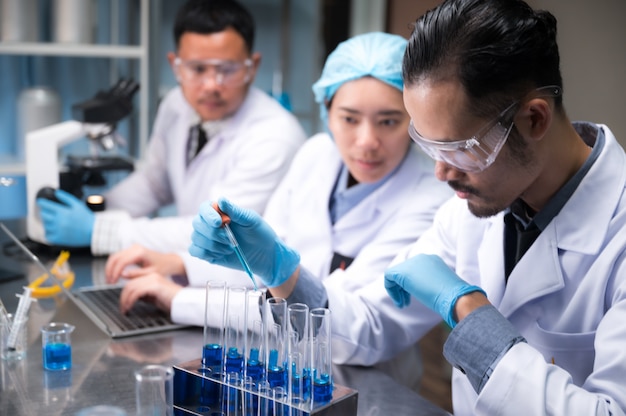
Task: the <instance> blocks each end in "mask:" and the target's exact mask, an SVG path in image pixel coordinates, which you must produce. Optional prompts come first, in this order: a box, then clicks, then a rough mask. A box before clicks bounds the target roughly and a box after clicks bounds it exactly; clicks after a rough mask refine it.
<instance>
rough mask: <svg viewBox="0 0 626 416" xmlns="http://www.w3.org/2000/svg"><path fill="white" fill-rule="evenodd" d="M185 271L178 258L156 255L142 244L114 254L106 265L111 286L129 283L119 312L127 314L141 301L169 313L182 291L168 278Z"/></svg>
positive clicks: (169, 255) (121, 298)
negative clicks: (173, 301)
mask: <svg viewBox="0 0 626 416" xmlns="http://www.w3.org/2000/svg"><path fill="white" fill-rule="evenodd" d="M133 266H135V267H133ZM184 272H185V269H184V265H183V263H182V260H181V258H180V257H179V256H178V255H176V254H164V253H159V252H155V251H152V250H148V249H146V248H144V247H142V246H139V245H134V246H132V247H130V248H128V249H126V250H122V251H120V252H118V253H115V254H113V255H111V256H110V257H109V259H108V260H107V263H106V266H105V275H106V280H107V282H108V283H117V282H118V281H119V280H120V279H125V280H126V283H125V285H124V288H123V289H122V293H121V295H120V310H121V311H122V312H123V313H126V312H128V311H129V310H130V309H131V308H132V307H133V305H134V304H135V303H136V302H137V301H138V300H139V299H142V300H145V301H148V302H150V303H153V304H154V305H155V306H157V307H158V308H159V309H161V310H164V311H166V312H168V313H169V312H170V309H171V305H172V300H173V299H174V296H176V294H177V293H178V291H180V290H181V289H182V286H181V285H179V284H177V283H175V282H174V281H172V280H171V279H170V277H169V276H172V275H182V274H184Z"/></svg>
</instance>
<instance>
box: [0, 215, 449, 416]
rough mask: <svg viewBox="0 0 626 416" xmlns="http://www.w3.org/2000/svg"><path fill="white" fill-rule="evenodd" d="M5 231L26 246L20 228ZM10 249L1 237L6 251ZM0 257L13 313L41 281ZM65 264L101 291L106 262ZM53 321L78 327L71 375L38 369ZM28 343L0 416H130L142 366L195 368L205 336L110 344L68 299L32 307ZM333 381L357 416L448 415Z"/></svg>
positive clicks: (77, 258)
mask: <svg viewBox="0 0 626 416" xmlns="http://www.w3.org/2000/svg"><path fill="white" fill-rule="evenodd" d="M4 223H5V224H6V225H7V226H9V228H10V229H12V231H13V232H14V233H15V234H16V235H17V236H18V237H20V238H24V236H25V227H24V224H23V221H21V220H17V221H16V220H12V221H8V222H7V221H5V222H4ZM8 241H10V240H9V238H8V237H7V236H6V235H4V233H2V235H0V245H1V246H2V248H3V249H4V248H5V247H4V246H5V243H7V242H8ZM5 251H6V250H2V252H0V268H3V269H8V270H10V271H16V272H18V273H20V274H22V276H23V277H21V278H15V279H9V280H3V281H0V298H1V299H2V301H3V302H4V304H5V306H6V307H7V309H8V310H9V312H12V311H14V310H15V308H16V306H17V301H18V299H17V297H15V296H14V294H16V293H22V291H23V289H22V287H23V286H25V285H26V284H27V283H28V282H29V281H32V280H34V279H35V278H36V277H37V276H38V275H40V274H41V273H40V272H39V269H38V268H37V267H36V266H35V265H34V264H31V263H32V262H31V261H30V260H29V259H26V258H21V259H19V258H14V257H12V256H7V253H6V252H5ZM42 260H48V259H43V258H42ZM69 261H70V264H71V266H72V269H73V271H74V273H75V275H76V280H75V284H74V287H78V286H89V285H93V284H102V283H103V270H104V264H105V262H106V259H105V258H94V257H91V256H89V255H87V254H85V253H79V254H75V253H72V255H71V257H70V260H69ZM51 321H62V322H68V323H71V324H72V325H75V326H76V329H75V331H74V332H73V334H72V368H71V370H68V371H45V370H44V369H43V366H42V352H41V351H42V347H41V335H40V328H41V327H42V326H43V325H44V324H46V323H48V322H51ZM27 336H28V350H27V353H26V357H25V359H23V360H20V361H3V360H0V366H1V369H0V370H1V371H0V415H15V416H20V415H29V416H30V415H68V416H72V415H75V414H76V413H77V412H78V411H79V410H81V409H83V408H86V407H90V406H95V405H111V406H118V407H121V408H123V409H124V410H125V411H126V412H127V414H128V416H131V415H135V414H136V412H135V380H134V376H133V372H134V371H135V370H137V369H139V368H141V367H143V366H144V365H147V364H165V365H179V364H181V363H185V362H188V361H191V360H195V359H197V358H199V357H200V356H201V353H202V343H203V330H202V328H196V327H190V328H184V329H179V330H175V331H166V332H160V333H155V334H150V335H140V336H133V337H127V338H119V339H112V338H110V337H109V336H108V335H106V334H104V333H103V332H102V331H101V330H100V329H99V328H98V327H97V326H96V325H95V324H94V323H92V322H91V320H90V319H89V318H87V317H86V316H85V315H84V314H83V313H82V312H81V311H80V309H78V307H76V305H74V303H73V302H72V301H71V300H69V299H67V298H66V297H65V296H57V297H56V298H50V299H40V300H39V301H38V302H37V303H34V304H33V305H32V306H31V308H30V311H29V320H28V333H27ZM333 377H334V379H335V382H336V383H337V384H339V385H342V386H346V387H349V388H352V389H355V390H357V391H358V412H357V414H358V415H360V416H366V415H367V416H374V415H383V414H388V415H417V414H419V415H424V416H429V415H433V416H436V415H449V413H448V412H446V411H445V410H443V409H440V408H438V407H437V406H435V405H434V404H432V403H430V402H429V401H427V400H426V399H424V398H423V397H421V396H419V395H418V394H417V393H415V392H414V391H412V390H410V389H409V388H407V387H404V386H402V385H401V384H399V383H397V382H396V381H394V380H393V379H392V378H391V377H389V376H388V375H386V374H385V373H383V372H381V371H380V370H377V369H373V368H368V367H358V366H344V365H342V366H337V365H335V366H334V368H333Z"/></svg>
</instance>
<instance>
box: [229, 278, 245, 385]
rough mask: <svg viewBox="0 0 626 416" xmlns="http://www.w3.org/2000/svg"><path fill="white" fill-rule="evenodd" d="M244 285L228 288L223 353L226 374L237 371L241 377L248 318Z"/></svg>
mask: <svg viewBox="0 0 626 416" xmlns="http://www.w3.org/2000/svg"><path fill="white" fill-rule="evenodd" d="M246 291H247V289H246V287H244V286H233V287H229V288H228V299H227V305H228V306H227V310H226V344H225V345H226V351H225V353H224V371H225V373H226V374H230V373H233V372H235V373H237V374H239V375H240V376H241V377H243V361H244V360H243V359H244V352H245V351H246V321H247V319H248V314H247V310H248V299H247V296H246Z"/></svg>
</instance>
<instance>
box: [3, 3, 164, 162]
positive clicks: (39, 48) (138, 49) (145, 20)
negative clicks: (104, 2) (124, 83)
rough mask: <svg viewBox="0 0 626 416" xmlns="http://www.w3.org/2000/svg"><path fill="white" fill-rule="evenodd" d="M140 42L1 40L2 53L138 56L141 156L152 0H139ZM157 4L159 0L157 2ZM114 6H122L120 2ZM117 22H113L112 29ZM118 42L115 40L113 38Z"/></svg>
mask: <svg viewBox="0 0 626 416" xmlns="http://www.w3.org/2000/svg"><path fill="white" fill-rule="evenodd" d="M139 3H140V16H139V19H140V21H139V26H140V30H139V45H103V44H75V43H54V42H0V55H27V56H58V57H81V58H122V59H137V60H138V62H139V80H138V81H139V85H140V87H139V143H138V149H137V152H138V158H141V157H142V156H143V154H144V151H145V148H146V146H147V143H148V134H149V129H150V126H149V112H150V99H151V95H150V85H151V83H150V72H149V70H148V68H149V66H150V65H149V60H150V51H149V49H150V48H149V36H150V30H149V24H150V0H139ZM157 5H158V3H157ZM111 6H112V7H119V4H118V3H117V2H112V3H111ZM116 29H117V23H116V22H115V23H114V24H113V33H114V34H115V30H116ZM114 43H115V42H114Z"/></svg>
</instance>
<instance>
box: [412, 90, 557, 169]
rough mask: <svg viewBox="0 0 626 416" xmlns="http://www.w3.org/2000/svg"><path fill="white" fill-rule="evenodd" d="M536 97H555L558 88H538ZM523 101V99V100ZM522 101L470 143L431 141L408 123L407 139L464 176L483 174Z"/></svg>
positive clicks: (501, 144) (500, 147) (470, 139)
mask: <svg viewBox="0 0 626 416" xmlns="http://www.w3.org/2000/svg"><path fill="white" fill-rule="evenodd" d="M535 92H538V93H539V94H538V95H534V96H533V97H534V98H537V97H546V96H547V97H558V96H559V95H561V88H560V87H558V86H555V85H550V86H547V87H541V88H537V89H536V90H535ZM522 100H523V99H522ZM522 100H518V101H515V102H514V103H513V104H511V105H509V106H508V107H507V108H506V109H504V111H502V112H500V114H499V115H498V116H497V117H496V118H495V119H493V120H492V121H490V122H489V123H487V124H486V125H485V126H483V127H482V128H481V129H480V130H478V132H476V134H474V135H473V136H472V137H471V138H469V139H464V140H455V141H450V142H447V141H437V140H430V139H427V138H425V137H424V136H422V135H421V134H419V133H418V132H417V130H415V126H413V121H412V120H411V122H410V123H409V135H410V136H411V139H413V141H414V142H415V143H417V144H418V145H419V146H420V147H421V148H422V150H423V151H424V152H425V153H426V154H427V155H428V156H430V157H431V158H433V159H435V160H438V161H441V162H444V163H446V164H448V165H450V166H453V167H455V168H456V169H458V170H461V171H463V172H482V171H483V170H485V169H487V168H488V167H489V166H491V164H492V163H493V162H494V161H495V160H496V157H498V154H499V153H500V150H502V146H504V143H505V142H506V139H507V138H508V137H509V134H510V133H511V129H512V128H513V124H514V122H513V117H514V115H515V113H516V112H517V110H518V109H519V105H520V103H521V102H522Z"/></svg>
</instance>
